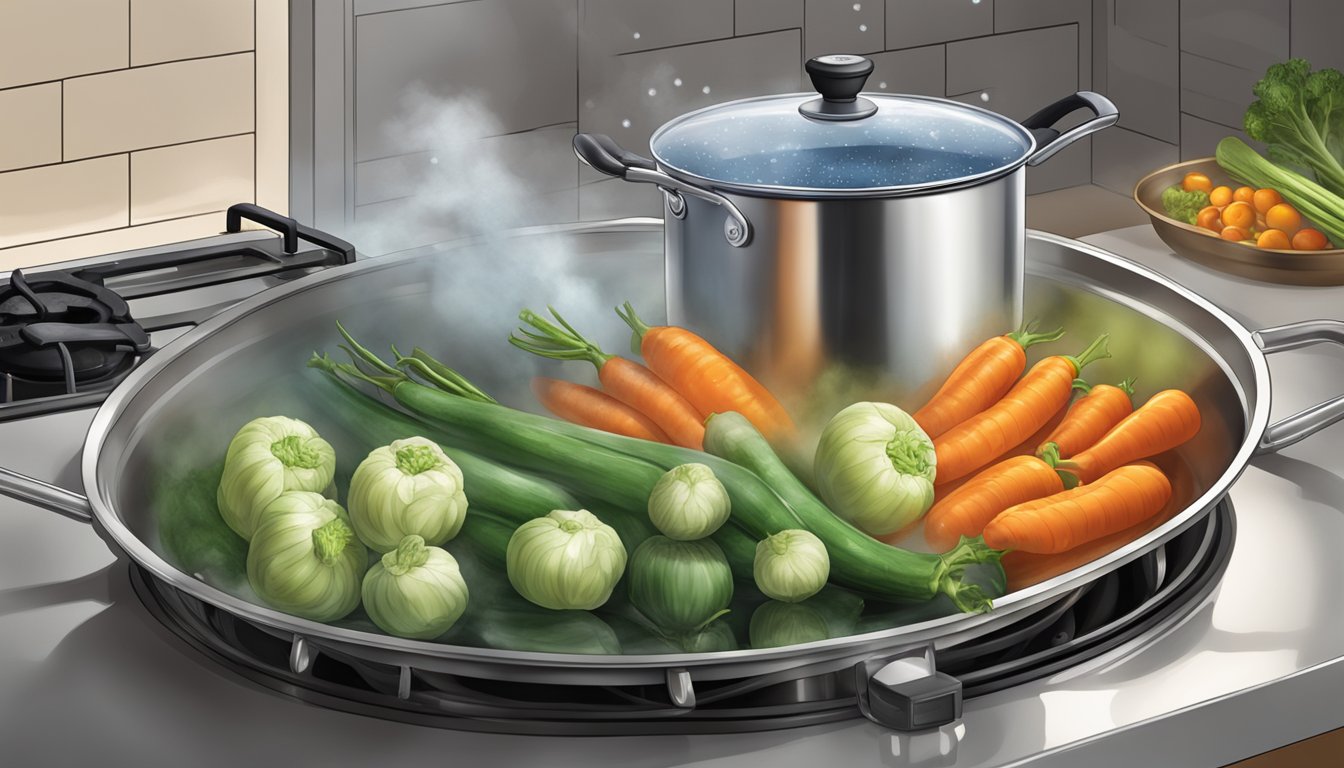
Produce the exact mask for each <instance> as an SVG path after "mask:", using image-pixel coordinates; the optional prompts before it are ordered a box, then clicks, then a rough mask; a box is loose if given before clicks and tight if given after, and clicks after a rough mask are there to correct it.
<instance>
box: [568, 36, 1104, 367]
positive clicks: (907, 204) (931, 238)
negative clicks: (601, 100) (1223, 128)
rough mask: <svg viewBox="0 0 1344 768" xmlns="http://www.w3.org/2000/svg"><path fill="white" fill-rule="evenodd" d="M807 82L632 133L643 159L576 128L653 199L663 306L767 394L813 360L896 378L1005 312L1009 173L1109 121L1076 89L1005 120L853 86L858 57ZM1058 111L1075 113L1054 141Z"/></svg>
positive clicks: (964, 342) (1010, 312) (1014, 197)
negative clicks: (1085, 113)
mask: <svg viewBox="0 0 1344 768" xmlns="http://www.w3.org/2000/svg"><path fill="white" fill-rule="evenodd" d="M806 68H807V72H808V74H809V75H810V76H811V78H812V82H813V84H814V85H815V86H816V88H817V90H818V91H819V92H820V93H821V94H822V98H820V99H818V98H816V94H789V95H782V96H768V97H762V98H754V99H746V100H742V101H734V102H729V103H725V104H719V105H715V106H712V107H709V108H706V109H701V110H698V111H696V112H691V113H689V114H686V115H682V116H681V117H678V118H676V119H674V120H672V121H670V122H669V123H667V124H666V125H664V126H662V127H661V128H659V129H658V130H657V131H656V132H655V133H654V134H653V137H652V139H651V140H650V145H651V149H652V151H653V156H654V158H655V159H656V161H655V160H650V159H648V158H645V157H641V156H639V155H637V154H634V153H631V152H627V151H625V150H623V149H621V148H620V147H619V146H617V145H616V144H615V143H614V142H613V141H612V140H611V139H610V138H609V137H607V136H604V135H600V134H579V135H577V136H575V137H574V149H575V152H576V153H577V154H578V156H579V158H580V159H581V160H583V161H584V162H585V163H587V164H589V165H591V166H592V167H593V168H596V169H597V170H599V171H601V172H603V173H606V174H610V175H612V176H618V177H620V178H623V179H625V180H627V181H635V182H643V183H651V184H656V185H658V187H659V188H660V189H661V190H662V191H663V194H664V200H665V203H666V211H665V220H666V252H667V262H666V274H667V306H668V316H669V318H670V320H671V321H672V322H674V323H676V324H678V325H684V326H687V327H690V328H692V329H694V330H695V331H697V332H698V333H700V334H701V335H702V336H704V337H705V338H707V339H709V340H710V341H711V342H712V343H714V344H715V345H716V346H718V347H719V348H720V349H722V350H724V351H725V352H727V353H728V354H729V355H730V356H732V357H733V358H734V359H737V360H739V361H742V362H743V364H744V365H745V366H746V367H747V368H748V369H750V370H751V371H752V372H753V373H755V374H756V375H757V376H758V377H760V378H762V379H763V380H765V381H766V382H767V383H769V384H771V385H772V386H774V387H776V388H779V389H782V390H785V391H797V392H801V393H806V391H807V390H808V389H809V388H810V385H811V384H812V383H813V381H814V380H815V379H816V377H817V376H819V375H820V374H821V373H822V372H823V371H825V370H826V369H827V367H828V366H829V365H831V364H833V363H838V364H842V365H845V366H856V365H857V366H863V367H866V368H872V369H875V370H878V371H882V372H884V373H885V374H886V375H887V376H889V377H890V378H891V379H892V380H893V383H894V384H895V385H897V386H899V387H901V388H903V389H910V388H913V387H918V386H921V385H925V384H929V383H932V382H934V381H938V380H941V379H942V377H943V376H945V375H946V374H947V373H948V372H949V371H950V370H951V368H952V366H953V365H955V364H956V362H957V360H958V359H960V357H961V355H963V354H965V351H966V350H967V349H970V348H972V347H973V346H974V345H975V344H977V343H978V342H979V341H981V340H983V339H985V338H988V337H990V336H994V335H997V334H1001V333H1004V332H1006V331H1007V330H1010V329H1012V328H1015V327H1017V326H1018V325H1019V324H1020V323H1021V319H1022V265H1023V255H1022V254H1023V247H1024V242H1025V241H1024V227H1025V178H1024V174H1025V170H1024V167H1025V166H1028V165H1036V164H1038V163H1040V162H1043V161H1045V160H1047V159H1049V158H1050V157H1051V156H1052V155H1054V154H1055V153H1056V152H1058V151H1060V150H1061V149H1063V148H1064V147H1066V146H1068V145H1069V144H1071V143H1073V142H1074V141H1077V140H1078V139H1080V138H1082V137H1084V136H1086V135H1088V134H1090V133H1093V132H1095V131H1098V130H1101V129H1102V128H1105V127H1107V126H1109V125H1111V124H1113V123H1115V121H1116V120H1117V117H1118V114H1117V111H1116V108H1115V106H1114V105H1113V104H1112V103H1111V102H1110V101H1108V100H1107V99H1106V98H1104V97H1103V96H1100V95H1099V94H1096V93H1091V92H1086V91H1084V92H1079V93H1076V94H1073V95H1071V96H1068V97H1066V98H1064V99H1062V100H1060V101H1058V102H1056V103H1054V104H1051V105H1050V106H1048V107H1046V108H1044V109H1042V110H1041V111H1039V112H1037V113H1036V114H1035V115H1032V116H1031V117H1030V118H1028V119H1027V120H1025V121H1024V122H1023V123H1022V124H1020V125H1019V124H1018V123H1016V122H1014V121H1012V120H1009V119H1007V118H1005V117H1002V116H1001V115H998V114H995V113H993V112H989V111H987V110H984V109H980V108H978V107H974V106H969V105H965V104H961V103H959V102H955V101H951V100H947V99H939V98H931V97H924V96H897V95H891V94H876V93H869V94H864V95H862V96H860V95H858V93H859V91H860V90H861V88H862V86H863V83H864V80H865V79H866V78H867V76H868V74H869V73H870V72H872V69H873V65H872V62H870V61H869V60H867V59H865V58H863V57H860V56H823V57H820V58H816V59H812V60H810V61H808V62H807V64H806ZM1078 109H1087V110H1090V111H1091V112H1092V113H1093V115H1094V116H1093V117H1092V118H1091V119H1089V120H1087V121H1085V122H1083V123H1082V124H1080V125H1078V126H1076V127H1074V128H1072V129H1070V130H1067V131H1065V132H1063V133H1061V132H1060V131H1058V130H1056V129H1055V128H1053V127H1052V126H1054V125H1055V124H1056V123H1058V122H1059V121H1060V120H1061V119H1063V118H1064V117H1065V116H1067V115H1069V114H1070V113H1072V112H1074V111H1075V110H1078Z"/></svg>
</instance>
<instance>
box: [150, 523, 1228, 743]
mask: <svg viewBox="0 0 1344 768" xmlns="http://www.w3.org/2000/svg"><path fill="white" fill-rule="evenodd" d="M1234 535H1235V522H1234V516H1233V513H1232V508H1231V505H1230V503H1229V502H1228V501H1226V500H1224V501H1223V502H1222V503H1220V504H1219V505H1218V506H1217V507H1216V508H1215V510H1214V511H1213V512H1212V513H1211V514H1209V515H1208V516H1207V517H1206V518H1204V519H1203V520H1201V521H1199V522H1198V523H1196V524H1195V525H1194V526H1192V527H1191V528H1190V529H1189V530H1187V531H1185V532H1184V533H1182V534H1180V535H1179V536H1177V537H1175V538H1174V539H1172V540H1171V541H1169V542H1167V543H1166V544H1165V545H1163V546H1162V547H1160V548H1159V549H1157V550H1155V551H1153V552H1150V553H1148V554H1146V555H1144V556H1143V557H1141V558H1139V559H1138V560H1136V561H1134V562H1131V563H1129V564H1127V565H1125V566H1122V567H1121V568H1119V569H1117V570H1116V571H1113V572H1111V573H1110V574H1108V575H1106V576H1104V577H1102V578H1100V579H1098V580H1096V581H1094V582H1092V583H1091V584H1089V585H1087V586H1084V587H1081V588H1079V589H1077V590H1074V591H1073V592H1070V593H1068V594H1066V595H1064V596H1062V597H1060V598H1059V599H1057V600H1055V601H1053V602H1052V603H1050V604H1049V605H1047V606H1046V607H1044V608H1043V609H1041V610H1038V611H1035V612H1033V613H1032V614H1031V615H1029V616H1027V617H1025V618H1023V619H1022V620H1020V621H1019V622H1017V623H1015V624H1013V625H1011V626H1009V627H1006V628H1004V629H1001V630H998V631H996V632H994V633H991V634H989V635H985V636H983V637H980V638H976V639H974V640H972V641H969V642H967V643H964V644H961V645H958V646H955V647H952V648H947V649H943V650H940V651H938V652H937V653H936V662H937V668H938V670H939V671H940V672H943V673H947V674H951V675H953V676H955V677H956V678H958V679H959V680H960V681H961V683H962V686H963V695H964V696H965V697H973V696H980V695H985V694H988V693H992V692H994V691H998V690H1002V689H1004V688H1008V687H1010V686H1014V685H1020V684H1022V683H1025V682H1028V681H1031V680H1035V679H1039V678H1042V677H1045V676H1048V675H1052V674H1055V673H1057V672H1059V671H1060V670H1063V669H1065V668H1068V667H1070V666H1073V665H1077V664H1080V663H1082V662H1084V661H1087V660H1090V659H1094V658H1096V657H1098V656H1100V655H1102V654H1105V653H1108V652H1111V651H1115V650H1117V649H1119V648H1121V647H1122V646H1124V645H1125V644H1127V643H1130V642H1132V641H1135V640H1138V639H1140V638H1145V637H1149V636H1150V635H1153V634H1156V633H1158V632H1161V631H1163V630H1164V628H1166V627H1168V626H1169V625H1171V624H1172V623H1174V622H1176V621H1179V620H1180V618H1181V617H1182V616H1185V615H1187V614H1188V613H1189V612H1190V611H1192V610H1193V609H1194V608H1195V607H1196V606H1197V605H1199V604H1200V603H1201V602H1202V601H1203V599H1204V598H1205V597H1206V596H1207V595H1208V594H1209V593H1210V592H1211V591H1212V589H1213V587H1214V586H1215V585H1216V584H1217V583H1218V580H1219V578H1220V577H1221V575H1222V573H1223V571H1224V569H1225V568H1226V565H1227V561H1228V558H1229V557H1230V556H1231V552H1232V543H1233V539H1234ZM132 581H133V584H134V586H135V589H136V592H137V594H138V595H139V596H140V598H141V600H142V601H143V602H144V603H145V605H146V606H147V607H148V608H149V609H150V611H151V612H152V613H153V614H154V615H155V616H156V618H158V619H159V620H160V621H162V622H163V623H164V624H165V625H166V626H167V627H168V628H169V629H171V630H172V631H173V632H174V633H175V634H176V635H178V636H179V637H181V638H182V639H184V640H185V641H186V642H188V643H189V644H191V645H192V646H194V647H195V648H197V649H198V650H200V651H201V652H202V653H204V654H205V655H207V656H208V657H210V658H212V659H213V660H215V661H216V662H218V663H221V664H223V665H224V666H226V667H228V668H229V669H231V670H232V671H234V672H235V673H237V674H240V675H242V676H243V677H246V678H247V679H249V680H251V681H253V682H255V683H257V684H259V685H262V686H264V687H267V688H271V689H274V690H277V691H281V692H283V693H286V694H288V695H291V696H295V697H297V698H299V699H302V700H305V701H309V702H312V703H315V704H319V705H321V706H326V707H331V708H333V709H338V710H342V711H349V712H356V713H361V714H366V715H372V716H375V717H381V718H386V719H392V720H400V721H405V722H412V723H419V724H423V725H432V726H437V727H443V728H455V729H461V730H479V731H491V732H507V733H527V734H551V735H556V734H563V735H605V734H611V735H626V736H629V735H642V734H666V733H731V732H747V731H760V730H772V729H777V728H791V727H797V726H803V725H811V724H817V723H824V722H832V721H837V720H845V719H850V718H854V717H859V716H860V713H859V710H858V708H857V706H856V690H855V675H854V672H853V666H854V664H855V663H857V662H859V661H861V660H862V659H853V660H847V661H844V662H842V663H840V664H835V663H828V664H827V665H826V668H825V669H818V668H816V667H813V668H809V667H807V666H803V665H801V664H802V662H800V666H799V667H796V668H793V669H789V670H785V671H783V672H778V673H773V674H771V675H766V676H760V677H754V678H749V679H741V680H726V681H707V682H698V681H697V683H696V704H695V706H694V708H682V707H677V706H675V705H674V704H673V703H672V702H671V701H669V693H668V689H667V688H666V687H664V686H627V687H612V686H603V687H595V686H579V685H548V684H540V683H536V684H527V683H518V682H508V681H498V680H489V679H482V678H479V677H472V676H468V675H457V674H443V673H431V672H425V671H420V670H410V669H407V668H402V667H398V666H395V665H389V664H383V663H378V662H375V661H370V660H368V659H364V658H355V657H353V656H350V655H347V654H340V653H332V652H329V651H327V650H326V649H324V650H323V651H322V652H321V653H320V654H318V655H317V656H316V659H315V660H314V661H313V662H312V664H311V666H309V667H308V668H307V669H306V670H304V671H302V672H301V673H296V672H294V671H293V666H292V664H291V655H292V653H293V652H294V648H295V646H294V645H293V643H292V638H289V637H284V636H280V635H278V634H276V633H274V632H273V631H269V630H265V629H262V628H259V627H257V626H254V625H252V624H250V623H249V622H247V621H245V620H242V619H240V618H238V617H236V616H234V615H232V614H229V613H227V612H224V611H221V610H219V609H216V608H214V607H213V606H209V605H207V604H205V603H202V602H200V601H198V600H195V599H194V598H192V597H190V596H188V595H186V594H184V593H182V592H181V591H179V590H177V589H175V588H173V587H171V586H169V585H167V584H165V583H163V582H161V581H158V580H156V579H154V578H152V577H151V576H150V575H149V574H148V573H147V572H146V571H144V570H143V569H141V568H139V567H138V566H132Z"/></svg>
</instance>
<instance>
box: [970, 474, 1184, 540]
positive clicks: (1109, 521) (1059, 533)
mask: <svg viewBox="0 0 1344 768" xmlns="http://www.w3.org/2000/svg"><path fill="white" fill-rule="evenodd" d="M1170 498H1171V482H1170V481H1169V480H1167V476H1166V475H1164V474H1162V470H1160V469H1158V468H1157V467H1156V466H1154V465H1153V464H1151V463H1149V462H1146V461H1142V462H1139V463H1137V464H1126V465H1125V466H1123V467H1120V468H1119V469H1116V470H1113V471H1111V472H1109V473H1107V474H1106V475H1105V476H1103V477H1101V478H1100V479H1098V480H1097V481H1096V482H1094V483H1089V484H1087V485H1081V486H1078V487H1077V488H1074V489H1072V490H1068V491H1063V492H1062V493H1057V494H1055V495H1053V496H1047V497H1046V498H1043V499H1037V500H1036V501H1028V502H1026V503H1023V504H1018V505H1017V506H1014V507H1010V508H1008V509H1006V510H1004V511H1003V512H1001V513H1000V514H999V515H998V516H997V517H995V518H994V519H993V520H991V521H990V522H989V524H988V525H986V526H985V544H987V545H989V546H991V547H993V548H994V549H1010V550H1015V551H1022V552H1036V553H1041V554H1054V553H1058V552H1065V551H1068V550H1070V549H1073V548H1074V547H1076V546H1078V545H1080V544H1084V543H1087V542H1089V541H1093V540H1095V539H1100V538H1102V537H1103V536H1109V535H1111V534H1113V533H1118V532H1120V531H1123V530H1125V529H1126V528H1130V527H1132V526H1135V525H1138V524H1139V523H1140V522H1142V521H1143V520H1146V519H1148V518H1149V517H1152V516H1153V515H1155V514H1157V513H1158V512H1159V511H1161V509H1162V508H1163V507H1164V506H1166V504H1167V500H1168V499H1170Z"/></svg>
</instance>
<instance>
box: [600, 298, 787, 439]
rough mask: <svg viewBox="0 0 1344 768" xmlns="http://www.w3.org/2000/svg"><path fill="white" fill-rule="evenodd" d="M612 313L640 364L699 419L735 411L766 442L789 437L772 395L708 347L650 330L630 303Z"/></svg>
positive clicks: (684, 334) (673, 330)
mask: <svg viewBox="0 0 1344 768" xmlns="http://www.w3.org/2000/svg"><path fill="white" fill-rule="evenodd" d="M616 314H618V315H620V317H621V319H622V320H624V321H625V322H626V324H627V325H629V326H630V328H631V329H632V330H633V331H634V335H635V338H636V339H637V340H638V342H639V350H640V354H642V355H643V356H644V362H645V363H647V364H648V366H649V368H650V369H652V370H653V372H654V373H656V374H658V378H660V379H662V380H663V381H665V382H667V383H668V384H670V385H671V386H672V388H673V389H675V390H676V391H677V392H679V393H680V394H681V395H682V396H683V397H685V398H686V399H687V400H688V401H690V403H691V405H693V406H695V408H696V410H698V411H699V412H700V415H701V416H702V417H704V418H708V417H709V416H710V415H711V414H715V413H727V412H728V411H736V412H738V413H740V414H742V415H743V416H744V417H746V419H747V421H750V422H751V423H752V425H753V426H755V427H756V428H757V429H759V430H760V431H761V434H763V435H765V436H766V437H767V438H769V439H771V440H775V439H782V438H791V437H793V435H794V434H795V428H794V425H793V420H792V419H790V418H789V414H788V412H787V411H785V410H784V406H783V405H781V404H780V402H779V401H778V400H776V399H775V396H774V395H772V394H770V392H769V390H767V389H766V388H765V387H763V386H761V383H760V382H758V381H756V379H754V378H752V376H751V374H749V373H747V372H746V371H745V370H743V369H742V368H741V367H740V366H738V364H737V363H734V362H733V361H732V360H730V359H729V358H728V356H727V355H725V354H723V353H722V352H720V351H719V350H717V349H715V348H714V346H713V345H712V344H710V343H709V342H708V341H705V340H704V339H702V338H700V337H699V336H697V335H695V334H694V333H692V332H690V331H688V330H686V329H685V328H678V327H676V326H668V325H662V326H654V327H650V326H649V325H647V324H645V323H644V321H642V320H640V319H639V315H636V314H635V308H634V307H633V306H631V304H630V302H628V301H627V302H626V303H625V305H624V306H623V307H621V308H619V309H617V310H616Z"/></svg>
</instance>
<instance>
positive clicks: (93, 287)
mask: <svg viewBox="0 0 1344 768" xmlns="http://www.w3.org/2000/svg"><path fill="white" fill-rule="evenodd" d="M244 220H247V221H251V222H255V223H257V224H261V225H262V226H265V227H267V228H269V229H271V230H274V231H275V232H276V233H278V234H279V235H280V237H279V238H255V237H253V238H247V239H243V238H239V239H237V240H228V239H226V240H224V241H222V242H212V243H208V244H196V243H183V244H181V246H180V247H171V246H170V247H167V248H155V249H150V250H149V252H144V253H140V252H137V253H128V254H116V255H113V256H109V257H94V258H93V259H89V260H84V261H81V262H76V263H75V264H74V265H72V266H70V267H69V268H67V269H64V270H56V271H51V272H42V273H40V274H36V275H24V273H23V272H22V271H21V270H15V271H14V272H13V273H12V274H11V275H10V278H9V282H8V283H5V282H4V281H3V280H2V279H0V421H9V420H11V419H22V418H27V417H29V416H36V415H38V414H42V413H54V412H57V411H66V410H71V409H75V408H85V407H89V406H94V405H97V404H98V403H101V402H102V401H103V400H104V399H105V398H106V397H107V393H108V392H110V391H111V390H112V389H113V388H115V387H116V385H117V384H118V383H120V382H121V380H122V379H124V378H125V377H126V375H127V374H128V373H130V371H131V370H132V369H133V368H134V367H135V365H136V364H137V363H139V362H140V361H141V360H144V359H145V358H146V357H148V356H149V355H151V354H153V353H154V348H153V346H152V342H151V339H150V334H157V333H160V332H165V331H171V330H173V329H185V328H190V327H191V326H194V325H197V324H198V323H200V322H201V321H203V320H204V319H205V318H207V317H209V316H210V315H212V314H214V313H215V312H217V311H219V310H220V309H223V308H224V307H226V306H229V305H231V304H232V303H233V302H235V301H237V300H238V298H237V297H236V296H235V297H234V298H230V299H226V300H224V301H222V302H221V301H220V300H219V298H218V296H217V295H216V294H213V293H212V291H211V289H213V288H214V287H215V286H222V285H224V284H227V283H246V282H248V281H250V282H251V283H252V284H253V285H255V290H261V289H263V288H264V287H267V285H268V282H269V284H271V285H273V284H275V283H276V282H278V281H282V280H288V279H292V278H295V277H299V276H301V275H304V274H308V273H310V272H312V271H315V270H318V269H325V268H327V267H335V266H339V265H342V264H349V263H351V262H353V261H354V260H355V247H354V246H353V245H351V244H350V243H347V242H345V241H344V240H341V239H340V238H338V237H334V236H332V235H329V234H327V233H325V232H321V231H318V230H316V229H312V228H310V227H307V226H304V225H303V224H300V223H298V222H297V221H295V220H293V219H291V218H289V217H288V216H281V215H280V214H278V213H276V212H274V211H268V210H266V209H265V208H261V207H259V206H256V205H253V204H251V203H238V204H237V205H232V206H230V207H229V209H228V211H227V212H226V213H225V221H224V234H225V235H237V234H239V233H241V232H242V224H243V221H244ZM305 243H306V245H305ZM109 285H111V286H112V287H111V288H109V287H108V286H109ZM226 293H232V292H227V291H226ZM165 300H167V303H166V304H165ZM138 301H147V302H148V304H136V307H137V310H136V311H137V313H138V314H140V315H141V317H140V319H139V320H138V321H137V320H136V319H134V318H132V317H131V304H130V302H138ZM165 306H168V307H171V310H170V311H166V312H165V311H163V308H164V307H165ZM156 307H157V309H156ZM162 341H163V339H162V337H160V343H162Z"/></svg>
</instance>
